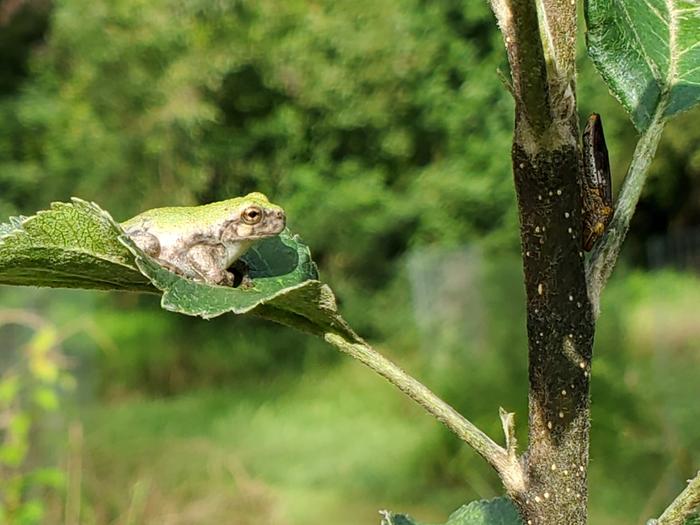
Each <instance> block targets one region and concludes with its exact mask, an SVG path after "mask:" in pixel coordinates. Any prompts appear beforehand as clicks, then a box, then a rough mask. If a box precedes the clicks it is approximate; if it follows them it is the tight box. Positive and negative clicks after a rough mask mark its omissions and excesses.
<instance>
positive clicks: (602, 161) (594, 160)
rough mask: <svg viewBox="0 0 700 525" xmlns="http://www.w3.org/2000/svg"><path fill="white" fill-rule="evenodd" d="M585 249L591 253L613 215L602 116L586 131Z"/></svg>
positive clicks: (594, 118)
mask: <svg viewBox="0 0 700 525" xmlns="http://www.w3.org/2000/svg"><path fill="white" fill-rule="evenodd" d="M582 142H583V185H582V186H583V187H582V188H581V190H582V200H583V202H582V208H583V236H582V238H583V248H584V249H585V250H586V251H590V250H591V249H592V248H593V246H595V243H596V242H598V239H600V238H601V237H602V236H603V233H605V228H607V226H608V223H609V222H610V219H611V218H612V215H613V197H612V181H611V179H610V161H609V159H608V148H607V146H606V145H605V135H603V122H602V120H601V118H600V115H598V114H596V113H593V114H592V115H591V116H590V117H589V118H588V123H587V124H586V128H585V129H584V131H583V140H582Z"/></svg>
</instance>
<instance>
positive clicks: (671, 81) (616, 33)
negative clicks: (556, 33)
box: [585, 0, 700, 132]
mask: <svg viewBox="0 0 700 525" xmlns="http://www.w3.org/2000/svg"><path fill="white" fill-rule="evenodd" d="M585 9H586V23H587V26H588V32H587V39H586V40H587V44H588V53H589V55H590V57H591V59H592V60H593V62H594V63H595V65H596V67H597V68H598V71H599V72H600V74H601V75H602V76H603V78H604V79H605V81H606V83H607V84H608V87H609V88H610V90H611V91H612V92H613V94H614V95H615V96H616V97H617V99H618V100H619V101H620V103H621V104H622V105H623V106H624V107H625V109H626V110H627V112H628V113H629V114H630V117H631V119H632V122H633V123H634V125H635V127H636V128H637V129H638V130H639V131H640V132H642V131H644V130H646V128H647V127H648V126H649V123H650V122H651V119H652V117H653V116H654V114H655V113H656V111H657V110H658V109H661V110H662V111H663V116H664V117H670V116H672V115H675V114H676V113H679V112H681V111H685V110H687V109H689V108H690V107H692V106H693V105H694V104H696V103H697V102H698V101H699V100H700V3H698V1H697V0H615V1H610V0H586V2H585Z"/></svg>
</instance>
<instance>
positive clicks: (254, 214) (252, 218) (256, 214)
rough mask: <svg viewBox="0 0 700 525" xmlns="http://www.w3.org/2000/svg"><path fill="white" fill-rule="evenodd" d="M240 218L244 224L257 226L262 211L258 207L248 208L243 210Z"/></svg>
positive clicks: (261, 216)
mask: <svg viewBox="0 0 700 525" xmlns="http://www.w3.org/2000/svg"><path fill="white" fill-rule="evenodd" d="M241 218H242V219H243V222H245V223H246V224H257V223H259V222H260V221H261V220H262V218H263V211H262V210H261V209H260V208H259V207H258V206H249V207H247V208H246V209H245V210H243V213H242V215H241Z"/></svg>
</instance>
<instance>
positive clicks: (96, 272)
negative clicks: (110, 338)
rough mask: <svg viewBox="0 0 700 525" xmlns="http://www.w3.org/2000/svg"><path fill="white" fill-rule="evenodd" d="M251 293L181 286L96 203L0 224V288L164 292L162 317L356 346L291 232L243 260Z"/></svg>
mask: <svg viewBox="0 0 700 525" xmlns="http://www.w3.org/2000/svg"><path fill="white" fill-rule="evenodd" d="M242 260H243V262H245V264H246V266H247V267H248V269H249V277H250V278H251V283H250V285H249V286H240V287H238V288H231V287H225V286H215V285H211V284H207V283H203V282H198V281H193V280H190V279H186V278H184V277H182V276H180V275H177V274H175V273H172V272H170V271H168V270H167V269H165V268H163V267H162V266H161V265H160V264H159V263H158V262H157V261H156V260H155V259H153V258H151V257H149V256H148V255H146V254H145V253H144V252H143V251H142V250H141V249H139V248H138V247H137V246H136V245H135V244H134V243H133V242H132V241H131V239H130V238H129V237H128V236H127V235H126V234H125V233H124V230H122V228H121V226H119V224H118V223H117V222H115V221H114V219H113V218H112V217H111V216H110V214H109V213H107V212H106V211H104V210H102V209H101V208H100V207H99V206H98V205H97V204H95V203H91V202H86V201H83V200H81V199H77V198H74V199H72V202H70V203H63V202H58V203H53V204H52V205H51V208H50V209H49V210H44V211H40V212H38V213H37V214H36V215H34V216H32V217H13V218H11V219H10V220H9V222H7V223H4V224H0V284H11V285H28V286H49V287H60V288H91V289H102V290H125V291H133V292H151V293H162V299H161V305H162V307H163V308H165V309H166V310H170V311H173V312H178V313H183V314H187V315H194V316H199V317H203V318H205V319H210V318H212V317H216V316H219V315H222V314H224V313H228V312H232V313H235V314H244V313H249V312H252V313H255V314H256V315H259V316H261V317H265V318H267V319H271V320H274V321H277V322H280V323H283V324H287V325H290V326H294V327H295V328H300V329H302V330H306V331H310V332H314V333H318V332H325V331H329V330H331V331H334V332H336V333H340V334H342V335H345V336H347V337H350V338H351V339H357V336H356V335H355V334H354V333H353V332H352V330H351V329H350V328H349V327H348V325H347V324H346V323H345V321H343V319H342V318H341V317H340V315H339V314H338V311H337V307H336V302H335V297H334V295H333V292H332V291H331V289H330V288H329V287H328V286H327V285H325V284H323V283H321V282H320V281H319V280H318V270H317V268H316V264H315V263H314V262H313V260H312V259H311V254H310V251H309V248H308V247H307V246H306V245H305V244H304V243H303V242H302V241H301V240H300V239H299V238H298V237H297V236H295V235H292V234H291V233H290V232H289V231H288V230H285V231H284V232H282V233H281V234H280V235H279V236H277V237H273V238H270V239H265V240H262V241H260V242H258V243H257V244H256V245H255V246H254V247H253V248H251V249H250V250H249V251H248V253H246V254H245V256H244V257H242Z"/></svg>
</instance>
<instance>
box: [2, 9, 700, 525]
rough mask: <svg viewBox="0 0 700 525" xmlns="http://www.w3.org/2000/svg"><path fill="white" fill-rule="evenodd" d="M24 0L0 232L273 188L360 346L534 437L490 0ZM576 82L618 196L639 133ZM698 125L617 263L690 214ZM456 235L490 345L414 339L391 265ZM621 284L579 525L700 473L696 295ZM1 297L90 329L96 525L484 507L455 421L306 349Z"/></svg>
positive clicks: (477, 467)
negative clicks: (515, 420) (584, 517)
mask: <svg viewBox="0 0 700 525" xmlns="http://www.w3.org/2000/svg"><path fill="white" fill-rule="evenodd" d="M18 5H20V7H19V8H17V10H16V11H14V12H12V13H10V15H7V13H6V12H5V11H2V9H3V8H4V6H0V217H3V218H4V217H7V216H8V215H12V214H18V213H22V214H31V213H33V212H34V211H35V210H37V209H42V208H46V207H47V205H48V203H49V202H51V201H53V200H67V198H68V197H70V196H71V195H77V196H79V197H82V198H84V199H86V200H94V201H96V202H98V203H99V204H100V205H101V206H103V207H104V208H105V209H107V210H109V211H110V212H112V213H113V215H114V217H115V218H116V219H117V220H122V219H125V218H127V217H129V216H131V215H134V214H136V213H137V212H140V211H142V210H143V209H146V208H150V207H154V206H159V205H174V204H194V203H197V202H205V201H210V200H218V199H222V198H227V197H230V196H233V195H240V194H244V193H246V192H248V191H252V190H258V191H263V192H265V193H267V194H268V195H269V196H270V198H271V199H272V200H273V201H274V202H280V203H281V204H282V205H283V206H284V207H285V209H286V210H287V215H288V217H289V222H290V226H291V228H292V229H293V231H295V232H298V233H300V234H301V235H302V237H303V238H304V240H305V241H306V242H307V243H308V244H309V245H310V246H311V248H312V253H313V256H314V259H315V260H316V261H317V262H319V264H320V269H321V272H322V277H323V279H324V280H326V281H328V282H330V283H331V285H332V286H333V288H334V290H335V291H336V293H337V294H338V296H339V299H340V301H341V310H342V312H343V314H344V316H345V317H346V318H347V319H348V320H349V321H351V323H352V324H353V326H354V327H355V328H356V329H357V330H358V331H359V332H360V333H361V334H362V335H363V336H366V337H368V338H371V339H372V340H373V341H374V342H376V343H377V345H378V346H379V347H380V348H381V347H383V346H384V345H386V346H387V347H389V348H391V349H392V350H393V351H394V352H395V353H396V354H397V356H396V357H397V360H399V361H400V362H401V363H402V364H404V365H405V366H407V367H408V368H411V369H412V370H414V371H416V375H417V376H418V377H420V378H423V379H425V381H426V383H428V384H429V385H430V386H431V388H434V389H435V390H436V391H438V392H440V394H441V395H443V396H444V397H445V398H446V399H447V400H448V401H449V402H451V403H452V404H454V405H455V406H457V407H458V408H459V409H461V410H463V411H464V412H465V413H466V414H468V415H469V416H470V418H472V419H473V420H474V421H475V422H477V423H478V424H479V425H480V426H481V427H482V428H484V429H485V430H487V431H488V432H489V433H490V434H491V435H494V436H497V435H499V432H500V430H499V428H498V420H497V417H496V408H497V405H498V404H502V405H503V406H505V407H507V408H508V409H509V410H514V411H516V412H517V414H518V417H519V419H520V421H521V423H524V421H523V419H524V417H523V416H524V414H526V388H527V387H526V379H525V378H526V364H525V348H526V346H525V345H526V342H525V330H524V299H523V296H522V282H521V270H520V263H519V261H518V259H517V253H518V239H517V227H516V204H515V196H514V191H513V189H512V182H511V175H510V155H509V153H510V140H511V133H512V102H511V99H510V95H509V94H508V92H507V90H506V89H505V88H504V86H503V85H502V84H501V82H500V81H499V79H498V76H497V74H496V71H497V69H498V68H501V69H502V70H506V63H505V53H504V52H503V45H502V41H501V37H500V35H499V34H498V33H497V32H496V28H495V23H494V20H493V17H492V15H491V13H490V12H489V10H488V7H487V4H486V2H477V3H474V2H468V1H466V0H445V1H442V2H426V1H424V0H375V1H373V2H369V1H367V0H358V1H356V2H333V1H331V0H318V1H313V2H312V1H308V0H286V1H284V2H279V1H273V0H237V1H235V2H211V1H208V0H207V1H204V0H162V1H159V2H152V1H146V0H110V1H107V0H93V1H87V0H62V1H60V2H54V3H51V4H49V3H45V2H43V1H42V0H27V1H25V2H21V3H19V4H18ZM580 69H581V73H580V78H579V103H580V109H581V114H582V116H585V115H587V114H588V113H590V112H592V111H596V112H599V113H601V114H602V115H603V118H604V119H605V127H606V137H607V139H608V143H609V144H608V145H609V148H610V152H611V156H612V162H613V172H614V176H615V183H616V186H617V187H619V184H620V182H621V180H622V178H623V176H624V171H625V168H626V165H627V163H628V161H629V158H630V157H631V149H632V148H633V147H634V143H635V133H634V130H633V128H632V126H631V124H630V123H629V122H628V120H627V118H626V117H625V115H624V112H623V110H622V109H621V108H620V107H619V106H618V105H617V103H616V102H615V101H614V99H613V98H612V97H611V96H610V95H609V94H608V92H607V89H606V88H605V87H604V85H603V83H602V82H601V81H600V79H599V78H598V77H597V76H596V74H595V73H594V71H593V68H592V66H591V65H590V63H589V62H588V61H587V60H586V59H585V57H583V56H582V57H581V60H580ZM698 114H699V113H698V111H697V110H696V111H694V112H692V113H689V114H687V115H684V116H681V117H679V118H678V119H676V120H674V122H673V123H672V124H671V125H670V126H669V127H668V129H667V131H666V135H665V138H664V140H663V141H662V144H661V145H660V147H659V152H658V155H657V160H656V161H655V164H654V166H653V170H652V175H651V178H650V181H649V186H648V189H647V191H646V194H645V196H644V198H643V201H642V203H641V204H640V208H639V213H638V214H637V216H636V218H635V223H634V224H633V226H632V236H631V238H630V239H629V243H628V248H627V256H628V257H627V260H628V261H629V262H630V264H639V263H642V262H643V261H644V240H645V239H646V237H647V236H648V235H650V234H660V233H664V232H667V231H672V230H674V229H678V228H683V227H688V226H691V225H693V224H697V221H698V215H699V214H700V200H698V197H697V192H698V191H700V190H699V188H700V184H699V182H700V181H699V177H700V160H699V159H700V157H698V155H700V153H699V151H698V148H697V144H698V143H699V141H700V127H698V126H696V125H694V122H695V121H696V120H697V118H698ZM463 245H471V246H478V247H479V248H480V249H481V253H483V256H484V259H483V260H484V263H483V267H482V268H481V269H480V270H479V271H480V273H479V276H480V278H479V286H478V288H475V290H474V292H473V294H474V295H475V296H476V297H478V299H477V302H478V304H480V305H481V308H482V309H483V312H482V313H481V314H480V315H482V317H481V318H480V319H483V323H480V324H481V325H483V331H482V332H480V335H479V338H477V339H475V340H471V339H470V340H469V341H467V342H461V343H454V341H452V342H450V340H449V339H447V338H445V339H443V338H440V337H436V338H434V340H431V341H429V342H430V343H431V344H432V346H431V345H426V344H425V343H424V337H425V336H424V334H421V332H420V329H419V328H418V327H417V326H416V323H415V319H414V311H413V310H412V297H411V292H410V286H409V285H410V284H411V282H412V280H413V279H415V275H412V274H411V273H410V271H408V270H407V268H406V266H405V264H404V263H405V261H406V257H405V256H406V255H407V254H409V253H411V252H414V251H416V250H420V249H421V248H422V247H426V246H436V247H441V248H447V247H451V248H452V247H460V246H463ZM619 270H621V271H620V272H618V274H617V279H616V280H615V282H614V283H613V284H612V285H611V288H610V290H609V291H608V292H606V296H605V301H606V302H605V304H604V306H603V314H602V316H601V322H600V329H599V333H598V336H597V347H596V352H597V355H598V358H597V361H596V364H595V365H594V370H593V380H594V385H593V392H594V397H593V400H594V405H593V406H594V409H593V410H594V413H593V414H594V421H593V441H592V449H593V450H592V451H593V463H592V470H591V480H592V482H591V483H592V491H591V501H592V509H593V515H592V522H595V523H600V524H603V525H607V524H611V525H612V524H615V525H620V524H621V523H633V522H635V519H636V521H637V522H641V520H642V518H644V517H648V516H651V515H653V514H654V512H655V511H656V510H658V509H659V508H661V507H662V506H663V505H664V503H666V502H667V501H668V499H669V498H670V497H671V496H672V495H673V494H675V493H676V492H677V491H678V488H679V485H678V484H679V483H680V481H681V480H683V479H685V477H687V476H688V474H689V473H690V472H691V470H690V469H691V466H694V467H695V468H696V467H697V465H698V464H700V458H698V457H697V452H696V451H697V449H698V447H697V443H698V439H700V436H698V429H699V428H700V427H698V425H697V424H696V423H695V421H697V418H698V416H700V414H697V408H696V407H695V406H694V404H689V403H684V402H678V401H677V400H678V399H693V398H694V396H693V393H692V392H691V390H690V389H691V388H692V385H693V377H692V371H693V370H697V363H696V360H697V357H696V356H697V355H698V352H697V349H698V345H700V342H699V341H698V337H697V332H696V329H695V328H693V326H694V325H693V320H694V317H693V316H692V312H694V311H696V309H697V297H698V295H697V293H698V291H700V290H698V284H697V280H696V279H694V278H689V277H684V276H676V275H672V274H660V275H644V274H638V273H628V274H626V275H625V274H624V268H622V269H619ZM657 294H660V295H657ZM663 297H668V299H667V300H666V299H663ZM664 301H665V302H664ZM0 305H2V307H21V308H26V309H31V310H33V311H38V312H41V313H42V315H44V316H45V317H47V318H50V319H52V321H55V322H56V323H57V325H58V326H62V325H63V324H65V323H71V322H79V323H81V326H84V327H85V330H86V332H85V333H88V334H89V337H88V336H86V335H85V334H83V335H80V334H78V335H75V336H73V337H70V338H69V339H67V340H66V341H65V343H64V348H65V352H66V355H67V356H68V357H69V358H70V360H71V363H72V371H73V373H74V374H75V375H76V377H77V378H78V390H77V392H76V394H75V398H76V400H77V401H78V402H79V403H78V404H79V406H81V407H82V406H83V405H84V403H86V402H87V403H95V406H94V407H93V408H91V409H90V411H89V413H87V414H85V413H83V411H82V410H83V409H81V411H79V415H80V417H83V418H84V419H85V428H86V431H85V433H86V435H85V451H84V457H85V467H84V468H85V480H84V492H85V494H84V496H85V498H84V501H83V518H84V522H85V523H99V524H103V523H115V522H118V523H122V522H126V520H127V518H128V519H129V520H136V521H131V522H133V523H141V522H143V523H148V522H149V521H148V520H149V519H150V520H153V521H150V523H153V522H155V523H160V522H162V521H160V522H159V521H158V519H161V518H162V515H163V514H160V513H158V512H157V509H158V508H162V509H163V512H169V513H170V515H173V514H178V513H180V514H181V516H182V521H181V522H180V523H183V524H184V523H223V522H224V521H222V520H223V519H224V518H222V516H230V513H231V512H232V511H231V509H232V508H234V509H238V511H237V512H238V515H239V516H242V517H241V518H240V519H241V521H240V522H238V523H240V524H245V523H248V522H246V521H245V520H246V519H250V521H249V522H250V523H253V522H255V523H256V524H257V525H259V524H260V523H266V522H269V523H275V525H278V524H285V523H304V524H306V525H308V524H311V523H320V521H319V520H321V519H322V518H323V517H324V513H330V514H332V515H335V514H336V513H337V509H339V508H342V509H343V511H344V512H343V516H345V518H346V521H345V522H346V523H348V524H355V523H360V522H363V519H364V520H366V522H372V520H377V521H378V517H377V515H376V513H375V511H376V509H377V508H379V507H382V506H387V507H392V508H397V509H402V510H403V509H405V510H406V511H410V512H411V513H413V514H415V515H416V517H417V518H419V519H421V520H422V521H431V520H432V521H436V522H439V521H444V519H445V518H446V516H447V514H448V513H449V511H451V510H453V509H455V508H457V507H458V506H459V505H460V504H461V503H463V502H464V501H465V500H467V499H469V498H475V497H490V496H492V495H495V494H497V493H498V492H499V491H500V487H499V484H498V482H497V479H496V477H495V476H494V475H493V474H492V473H491V472H490V471H489V470H488V469H487V468H485V467H484V465H483V464H482V462H481V461H480V460H479V459H478V458H477V457H476V456H475V455H474V454H473V452H471V451H470V450H468V449H465V447H463V446H461V444H460V443H459V442H458V441H457V440H456V439H455V438H454V437H453V436H451V435H450V434H449V433H448V432H447V431H444V430H442V429H441V428H440V427H438V426H437V425H436V424H434V422H432V421H431V420H430V419H429V418H427V417H426V416H424V415H422V414H421V413H420V412H419V411H418V410H417V409H415V408H413V407H412V406H411V405H410V404H409V402H408V401H406V400H403V399H402V398H401V397H400V396H399V394H397V393H395V392H393V391H391V390H390V389H389V387H388V386H386V385H383V384H382V383H381V381H380V380H379V379H376V378H372V377H371V376H369V374H368V373H366V372H365V371H364V370H360V369H358V368H356V365H349V364H339V363H338V362H337V361H338V357H337V356H335V355H333V354H331V353H330V352H329V350H328V349H327V348H326V347H324V346H323V345H322V344H321V343H319V342H316V341H314V340H312V339H311V338H309V337H306V336H304V335H302V334H297V333H293V332H292V331H290V330H284V329H282V328H280V327H276V326H270V325H269V324H267V323H263V322H260V321H257V320H247V319H233V318H230V317H228V318H227V317H224V318H219V319H215V320H212V321H209V322H204V321H201V320H199V319H190V318H186V317H184V316H177V315H173V314H170V313H168V312H164V311H162V310H160V309H159V307H158V302H157V298H153V297H145V296H136V295H126V294H112V295H104V294H98V293H81V292H59V291H55V290H48V291H46V290H42V291H32V290H29V289H22V290H20V289H16V290H9V289H4V290H0ZM473 314H474V312H472V311H469V312H468V315H473ZM665 327H670V328H668V329H667V328H665ZM652 328H653V330H658V331H659V332H658V333H657V332H653V333H651V332H649V330H651V329H652ZM426 346H427V347H430V348H429V349H428V350H425V348H424V349H423V351H417V349H418V348H420V347H426ZM438 353H439V354H440V355H441V356H444V359H443V358H441V359H440V360H437V359H434V357H435V355H437V354H438ZM464 370H468V371H469V372H470V373H469V374H465V373H464ZM363 374H366V375H367V378H366V379H364V377H365V375H363ZM297 376H300V378H299V379H297ZM358 377H362V378H363V379H358ZM670 378H677V379H670ZM194 389H197V390H199V393H197V392H193V390H194ZM66 413H67V414H72V411H71V410H70V409H68V408H66ZM523 427H524V424H521V425H520V428H519V431H520V432H521V435H520V438H521V442H523V443H524V442H525V435H524V434H522V432H523ZM354 436H362V439H358V438H357V437H354ZM193 450H194V451H195V452H194V453H193V452H192V451H193ZM174 458H175V459H174ZM222 464H223V465H225V466H226V467H225V468H223V469H220V468H219V467H216V465H222ZM241 464H242V465H245V466H244V467H241V466H240V465H241ZM212 465H214V467H212ZM630 472H634V473H635V474H638V475H636V476H630V475H629V473H630ZM232 480H233V481H232ZM231 483H233V484H234V485H235V486H236V487H238V488H237V489H236V490H234V491H233V495H232V496H231V494H230V493H229V492H228V491H229V490H230V489H231ZM129 489H131V492H130V491H129ZM348 494H349V495H350V496H351V497H350V498H348V497H347V496H348ZM229 496H230V497H231V499H227V498H228V497H229ZM208 498H211V499H208ZM202 502H203V503H202ZM436 509H442V512H443V514H440V512H441V511H437V510H436ZM139 516H141V518H139ZM246 516H247V517H246ZM325 516H327V514H325ZM358 516H359V517H358ZM630 516H632V518H631V519H630ZM637 518H639V519H637ZM119 520H121V521H119ZM138 520H141V521H138ZM188 520H189V521H188ZM314 520H315V521H314ZM131 522H130V523H131ZM336 523H343V522H342V521H340V518H339V521H336Z"/></svg>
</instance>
